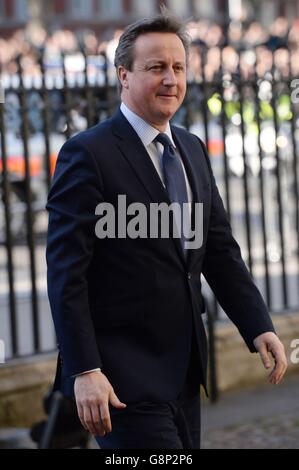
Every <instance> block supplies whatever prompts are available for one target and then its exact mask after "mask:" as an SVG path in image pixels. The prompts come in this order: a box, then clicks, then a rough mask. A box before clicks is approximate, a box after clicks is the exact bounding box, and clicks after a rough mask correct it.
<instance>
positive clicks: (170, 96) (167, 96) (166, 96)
mask: <svg viewBox="0 0 299 470" xmlns="http://www.w3.org/2000/svg"><path fill="white" fill-rule="evenodd" d="M158 96H160V97H161V98H176V95H162V94H160V95H158Z"/></svg>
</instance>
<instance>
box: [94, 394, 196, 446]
mask: <svg viewBox="0 0 299 470" xmlns="http://www.w3.org/2000/svg"><path fill="white" fill-rule="evenodd" d="M110 413H111V422H112V432H111V433H110V434H107V435H106V436H104V437H97V438H96V440H97V442H98V444H99V446H100V448H101V449H199V448H200V395H199V393H198V395H196V396H195V397H193V398H183V397H180V398H179V399H178V400H173V401H168V402H162V403H157V402H139V403H131V404H128V405H127V408H126V409H125V410H115V409H114V408H112V407H111V408H110Z"/></svg>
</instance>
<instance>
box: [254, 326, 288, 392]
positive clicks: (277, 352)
mask: <svg viewBox="0 0 299 470" xmlns="http://www.w3.org/2000/svg"><path fill="white" fill-rule="evenodd" d="M253 344H254V346H255V347H256V349H257V351H258V352H259V354H260V356H261V360H262V362H263V364H264V366H265V368H266V369H269V368H270V367H271V359H270V354H269V353H271V355H272V357H273V358H274V362H275V366H274V368H273V369H272V371H271V373H270V375H269V382H270V383H272V384H275V385H277V384H279V382H281V380H282V378H283V376H284V373H285V371H286V369H287V366H288V361H287V358H286V355H285V351H284V346H283V344H282V343H281V341H280V340H279V338H278V337H277V336H276V334H275V333H272V332H271V331H268V332H267V333H263V334H262V335H259V336H257V337H256V338H255V339H254V341H253Z"/></svg>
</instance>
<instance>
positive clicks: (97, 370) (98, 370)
mask: <svg viewBox="0 0 299 470" xmlns="http://www.w3.org/2000/svg"><path fill="white" fill-rule="evenodd" d="M90 372H101V369H100V368H99V367H98V368H97V369H91V370H86V371H84V372H80V374H76V375H72V377H73V378H76V377H79V376H80V375H85V374H89V373H90Z"/></svg>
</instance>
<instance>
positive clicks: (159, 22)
mask: <svg viewBox="0 0 299 470" xmlns="http://www.w3.org/2000/svg"><path fill="white" fill-rule="evenodd" d="M146 33H173V34H176V35H177V36H178V37H179V39H180V40H181V41H182V43H183V46H184V49H185V51H186V57H188V54H189V46H190V42H191V41H190V36H189V34H188V33H187V30H186V26H185V23H183V22H182V21H180V20H179V19H177V18H175V17H174V16H172V15H171V14H170V13H168V11H167V10H166V9H164V10H163V11H162V13H161V14H160V15H157V16H154V17H151V18H144V19H142V20H138V21H136V22H135V23H133V24H131V25H129V26H127V28H126V29H125V30H124V32H123V34H122V35H121V37H120V40H119V44H118V46H117V49H116V52H115V59H114V65H115V67H116V70H117V69H118V67H119V66H121V65H122V66H123V67H124V68H125V69H126V70H129V71H130V72H131V71H132V70H133V64H134V59H135V56H134V46H135V42H136V40H137V38H138V37H139V36H141V35H142V34H146ZM120 90H121V84H120Z"/></svg>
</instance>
